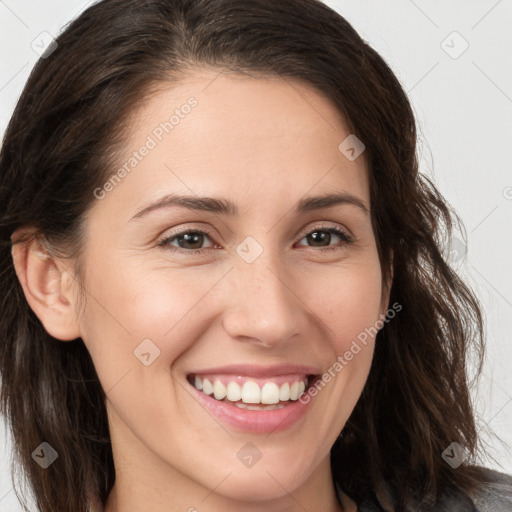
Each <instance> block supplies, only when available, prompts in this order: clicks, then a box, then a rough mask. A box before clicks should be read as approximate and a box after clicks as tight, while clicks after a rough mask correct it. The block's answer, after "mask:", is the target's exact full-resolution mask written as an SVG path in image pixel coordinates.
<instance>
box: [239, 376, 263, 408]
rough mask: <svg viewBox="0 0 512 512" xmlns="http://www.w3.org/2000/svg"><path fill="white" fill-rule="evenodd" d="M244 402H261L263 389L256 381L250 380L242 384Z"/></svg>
mask: <svg viewBox="0 0 512 512" xmlns="http://www.w3.org/2000/svg"><path fill="white" fill-rule="evenodd" d="M242 402H244V403H245V404H259V403H261V390H260V387H259V386H258V384H256V382H253V381H251V380H248V381H246V382H245V383H244V385H243V386H242Z"/></svg>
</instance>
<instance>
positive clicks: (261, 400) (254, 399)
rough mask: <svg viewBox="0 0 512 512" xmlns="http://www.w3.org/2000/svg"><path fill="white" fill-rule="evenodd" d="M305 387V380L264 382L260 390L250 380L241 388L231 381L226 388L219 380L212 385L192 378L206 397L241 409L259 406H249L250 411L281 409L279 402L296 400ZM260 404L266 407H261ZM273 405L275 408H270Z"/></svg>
mask: <svg viewBox="0 0 512 512" xmlns="http://www.w3.org/2000/svg"><path fill="white" fill-rule="evenodd" d="M306 385H307V380H305V381H295V382H293V383H292V384H291V385H290V383H289V382H285V383H284V384H283V385H281V386H278V385H277V384H276V383H275V382H265V384H264V385H263V387H262V388H261V389H260V387H259V385H258V384H257V383H256V382H254V381H251V380H247V381H245V383H244V385H243V386H240V385H239V384H238V383H237V382H233V381H231V382H228V384H227V386H226V385H224V384H223V382H222V381H221V380H220V379H215V382H214V383H213V384H212V382H211V381H210V380H209V379H202V378H201V377H199V376H198V375H196V376H195V377H194V386H195V387H196V389H198V390H200V391H202V392H203V393H205V394H206V395H213V396H214V397H215V399H216V400H223V401H224V402H226V401H229V402H235V405H237V406H240V407H241V408H242V409H247V408H248V407H246V404H259V405H258V407H256V406H254V407H252V406H251V407H250V410H263V409H265V410H270V409H276V408H277V409H281V408H282V407H284V405H283V404H279V402H287V401H288V400H293V401H295V400H298V399H299V397H300V396H301V395H302V394H303V393H304V391H305V389H306ZM261 404H263V405H268V407H263V406H262V405H261ZM274 405H275V406H276V407H272V406H274Z"/></svg>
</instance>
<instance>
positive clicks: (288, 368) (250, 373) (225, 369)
mask: <svg viewBox="0 0 512 512" xmlns="http://www.w3.org/2000/svg"><path fill="white" fill-rule="evenodd" d="M213 373H216V374H227V375H243V376H246V377H254V378H265V377H275V376H278V375H287V374H296V373H298V374H304V375H318V374H319V373H320V370H319V369H318V368H315V367H312V366H306V365H301V364H278V365H274V366H269V365H265V366H259V365H255V364H236V365H228V366H217V367H215V368H204V369H200V370H195V371H193V372H189V375H191V374H193V375H201V374H213Z"/></svg>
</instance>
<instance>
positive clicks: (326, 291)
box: [304, 258, 381, 354]
mask: <svg viewBox="0 0 512 512" xmlns="http://www.w3.org/2000/svg"><path fill="white" fill-rule="evenodd" d="M314 282H315V286H314V287H313V286H312V285H311V284H310V283H309V284H305V285H304V288H305V289H306V288H307V290H308V291H307V294H305V296H307V297H308V299H307V304H308V306H309V307H310V308H311V309H312V310H313V311H314V312H315V313H316V314H317V315H318V317H319V319H320V320H321V321H322V323H323V325H324V326H325V327H326V330H327V335H328V336H329V337H330V339H331V343H330V344H331V346H332V348H334V349H335V351H336V353H337V354H342V353H343V352H345V351H346V350H349V349H350V346H351V344H352V341H354V340H357V339H359V340H364V339H365V333H367V336H366V338H367V341H371V338H372V337H373V336H370V335H368V332H370V333H373V332H374V331H373V330H372V328H373V327H374V326H375V323H376V322H377V320H378V319H379V315H380V313H381V272H380V266H379V262H378V258H372V260H370V261H369V262H358V263H354V264H351V265H350V266H349V265H347V266H346V267H345V268H339V269H331V270H330V271H329V273H328V274H325V275H324V276H322V277H321V278H320V279H316V280H315V281H314Z"/></svg>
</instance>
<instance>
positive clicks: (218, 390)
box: [213, 379, 226, 400]
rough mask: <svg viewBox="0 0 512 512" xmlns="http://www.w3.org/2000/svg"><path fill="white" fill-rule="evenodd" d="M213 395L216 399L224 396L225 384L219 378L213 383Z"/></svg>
mask: <svg viewBox="0 0 512 512" xmlns="http://www.w3.org/2000/svg"><path fill="white" fill-rule="evenodd" d="M213 395H214V396H215V399H216V400H222V399H223V398H225V397H226V386H224V384H222V382H221V381H220V380H219V379H217V380H216V381H215V384H214V385H213Z"/></svg>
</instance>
